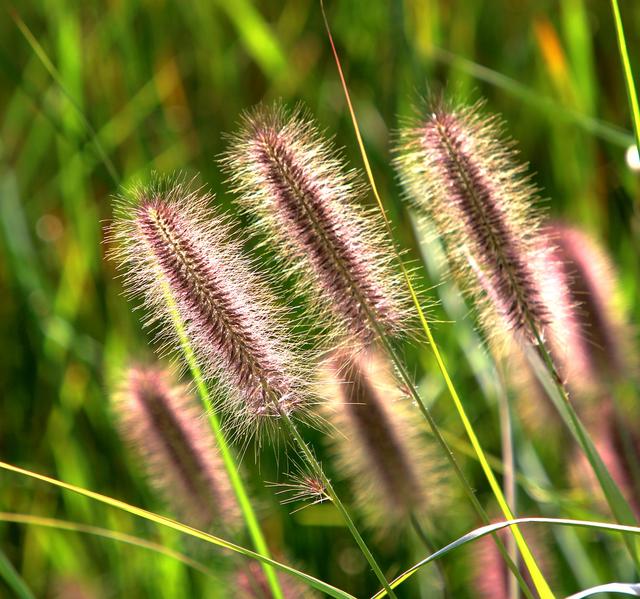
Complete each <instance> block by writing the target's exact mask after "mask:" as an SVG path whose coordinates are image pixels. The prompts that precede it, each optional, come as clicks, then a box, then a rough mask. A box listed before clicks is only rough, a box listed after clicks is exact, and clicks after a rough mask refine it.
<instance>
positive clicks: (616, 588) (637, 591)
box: [567, 582, 640, 599]
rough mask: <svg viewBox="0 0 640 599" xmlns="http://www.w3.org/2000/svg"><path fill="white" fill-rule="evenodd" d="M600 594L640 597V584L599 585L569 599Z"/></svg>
mask: <svg viewBox="0 0 640 599" xmlns="http://www.w3.org/2000/svg"><path fill="white" fill-rule="evenodd" d="M600 593H617V594H618V595H633V596H634V597H640V584H634V583H631V582H628V583H627V582H610V583H608V584H599V585H598V586H596V587H591V588H590V589H585V590H584V591H580V592H579V593H575V594H574V595H570V596H569V597H567V599H582V598H583V597H592V596H593V595H599V594H600Z"/></svg>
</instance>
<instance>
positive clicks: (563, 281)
mask: <svg viewBox="0 0 640 599" xmlns="http://www.w3.org/2000/svg"><path fill="white" fill-rule="evenodd" d="M545 234H546V235H545V238H546V243H548V245H549V246H550V248H551V252H550V257H551V260H549V263H548V265H546V266H545V265H543V266H542V271H541V273H540V277H541V278H543V279H547V286H548V287H550V289H551V292H553V290H554V289H563V290H564V293H565V301H564V302H563V301H562V299H557V300H556V301H555V302H550V301H549V302H547V305H548V306H549V313H550V320H551V323H550V326H549V331H550V332H549V342H550V348H551V351H552V353H553V355H554V358H555V359H556V361H557V363H558V364H559V367H560V370H561V371H562V374H563V376H564V377H565V378H566V380H567V383H568V384H569V386H570V387H572V388H574V389H575V390H576V391H583V392H589V391H593V390H596V389H598V388H601V389H602V388H603V387H605V386H606V385H607V383H610V382H612V381H613V380H614V379H615V378H616V377H620V376H621V375H624V374H625V373H628V369H629V366H630V360H629V357H628V356H629V355H632V354H633V353H634V352H633V351H632V343H631V339H630V334H629V331H628V329H627V327H626V326H625V323H624V312H625V311H624V309H623V308H622V306H621V302H620V298H619V293H618V289H617V286H616V283H615V277H614V274H613V272H614V269H613V266H612V264H611V261H610V259H609V258H608V257H607V256H606V254H605V253H604V251H603V250H602V249H601V248H600V247H599V246H598V245H597V244H596V243H595V242H594V241H593V240H591V239H590V238H589V237H588V236H587V235H586V234H585V233H583V232H582V231H580V230H578V229H576V228H573V227H569V226H567V225H564V224H561V223H553V224H551V225H549V226H548V227H546V229H545Z"/></svg>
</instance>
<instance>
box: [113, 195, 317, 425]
mask: <svg viewBox="0 0 640 599" xmlns="http://www.w3.org/2000/svg"><path fill="white" fill-rule="evenodd" d="M130 195H131V196H132V201H124V202H123V203H122V205H121V206H120V214H119V215H118V218H117V219H116V222H115V224H114V226H113V228H112V232H113V239H114V241H115V242H116V243H117V250H116V253H115V256H116V258H118V259H119V260H120V265H121V268H122V270H123V271H124V273H125V283H126V286H127V288H128V290H129V292H130V293H131V295H133V296H136V297H141V298H142V300H143V302H144V303H145V305H146V307H147V308H148V314H149V316H148V319H149V320H148V324H156V323H157V324H159V325H160V326H159V329H160V334H161V336H162V337H163V338H164V340H165V341H166V342H168V344H169V345H170V346H175V341H176V338H175V327H174V323H173V322H172V313H171V311H172V309H175V310H176V311H177V313H178V314H179V316H180V319H181V321H182V323H183V324H184V327H185V331H186V334H187V337H188V338H189V341H190V343H191V345H192V347H193V349H194V351H195V352H196V356H197V358H198V361H199V364H200V367H201V368H202V369H203V371H204V374H205V376H206V377H208V378H210V379H212V380H215V381H216V382H217V383H219V384H222V385H223V386H224V391H225V393H223V394H221V395H223V396H224V401H223V402H221V403H220V409H221V410H223V411H224V413H225V414H227V415H229V416H231V417H232V418H231V422H233V425H234V426H236V427H238V428H239V429H241V430H246V431H251V430H256V429H257V425H258V424H261V423H268V422H269V421H270V420H273V417H274V416H277V415H279V414H283V413H284V414H291V413H293V412H294V411H295V410H297V409H298V408H301V407H302V406H301V404H302V402H303V399H302V398H303V397H304V395H303V389H304V383H303V382H302V380H301V377H299V376H298V374H297V371H296V364H298V361H297V360H296V359H295V358H296V352H295V349H294V348H292V347H291V346H290V345H289V343H287V342H285V335H286V331H285V328H284V326H283V324H282V322H283V320H282V318H281V317H280V315H281V312H280V310H279V309H278V307H277V306H276V304H275V302H274V301H273V300H272V298H271V297H270V295H269V293H268V291H267V288H266V286H265V285H264V284H263V283H262V282H261V281H259V280H258V278H257V275H256V273H255V272H254V269H253V268H252V265H251V264H250V263H249V262H248V261H247V260H246V259H245V258H244V257H243V255H242V251H241V248H240V247H239V245H238V243H236V242H232V241H231V231H230V228H229V226H228V225H227V223H226V221H225V220H224V219H223V218H221V217H220V216H217V215H215V214H213V213H212V211H211V209H210V207H209V203H210V201H211V200H212V198H211V196H209V195H207V194H203V193H200V192H199V191H190V190H189V189H187V188H185V186H183V185H181V184H177V183H175V182H169V183H164V184H163V183H160V184H156V185H155V186H151V187H138V188H135V189H133V190H132V192H131V194H130ZM167 292H168V293H169V295H170V296H171V298H172V301H173V302H174V304H175V307H174V308H172V306H171V305H170V303H168V302H167Z"/></svg>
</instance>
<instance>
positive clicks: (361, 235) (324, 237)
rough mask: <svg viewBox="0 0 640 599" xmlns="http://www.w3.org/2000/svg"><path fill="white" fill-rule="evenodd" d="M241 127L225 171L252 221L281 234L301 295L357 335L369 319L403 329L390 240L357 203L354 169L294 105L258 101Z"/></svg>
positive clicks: (368, 331) (365, 331)
mask: <svg viewBox="0 0 640 599" xmlns="http://www.w3.org/2000/svg"><path fill="white" fill-rule="evenodd" d="M243 125H244V127H243V130H242V131H241V133H240V134H239V135H238V136H237V137H236V138H235V139H234V141H233V144H232V147H231V150H230V151H229V152H228V154H227V155H226V157H225V159H224V167H225V170H226V171H227V172H228V174H229V179H230V183H231V185H232V186H233V188H234V189H235V191H236V192H237V193H238V194H239V202H240V204H241V206H242V207H243V208H244V209H245V210H246V211H247V212H248V213H249V214H250V215H251V216H252V217H254V218H256V219H257V221H258V222H257V225H258V229H259V230H260V231H264V230H267V231H269V232H270V233H271V234H272V235H273V237H274V238H275V239H276V240H277V241H278V242H279V245H280V248H281V250H282V256H283V257H286V262H287V264H288V266H289V268H290V269H292V270H295V271H296V274H297V275H300V279H299V280H300V281H301V288H302V290H303V291H304V293H311V294H312V297H313V298H314V299H315V300H316V301H317V304H318V305H319V306H321V307H322V308H324V309H326V310H328V311H329V312H331V313H332V314H333V316H334V318H335V319H336V320H337V322H339V323H340V324H341V325H342V326H343V327H344V329H346V331H347V332H348V333H350V334H352V335H356V336H357V337H358V338H360V339H362V340H365V341H366V340H370V339H371V338H372V337H374V336H375V332H374V329H373V328H372V325H371V321H372V319H375V320H376V322H377V323H378V324H379V326H380V327H381V328H383V329H386V331H387V332H392V333H393V332H399V331H401V330H402V329H403V328H404V326H405V324H406V322H405V319H406V302H405V301H404V300H403V299H401V298H402V292H401V289H402V285H401V284H400V281H399V279H398V277H397V274H396V273H395V272H394V269H393V268H392V265H391V263H390V256H392V252H391V245H390V243H389V240H388V239H386V237H385V234H384V231H383V229H381V228H380V217H379V215H377V216H376V215H374V214H372V213H371V212H370V211H368V210H366V209H364V208H363V207H362V206H361V204H360V200H361V196H362V185H361V184H360V183H359V182H358V178H357V176H356V174H355V172H353V171H348V170H347V168H346V165H345V164H344V161H343V160H342V159H341V157H340V155H339V153H338V152H337V151H336V149H335V148H334V147H333V144H332V143H330V141H328V140H326V139H324V138H323V136H322V135H321V133H320V132H319V131H318V130H317V128H316V127H315V125H314V124H313V122H312V121H311V120H310V119H309V118H308V117H307V116H306V115H305V114H304V113H303V112H302V111H300V110H298V111H295V112H294V113H293V114H291V115H289V114H288V113H287V112H286V111H285V110H284V109H283V108H280V107H277V106H276V107H273V108H270V109H259V110H257V111H255V112H253V113H251V114H249V115H247V116H246V117H245V119H244V123H243ZM292 259H293V262H292ZM307 273H308V274H309V275H310V279H309V277H308V276H306V275H307ZM310 282H313V285H310V284H309V283H310Z"/></svg>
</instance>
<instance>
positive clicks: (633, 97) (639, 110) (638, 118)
mask: <svg viewBox="0 0 640 599" xmlns="http://www.w3.org/2000/svg"><path fill="white" fill-rule="evenodd" d="M611 10H612V12H613V20H614V22H615V24H616V36H617V38H618V51H619V52H620V61H621V62H622V68H623V70H624V82H625V86H626V88H627V98H628V100H629V110H630V111H631V120H632V122H633V130H634V132H635V134H636V148H638V151H640V106H639V105H638V93H637V92H636V85H635V82H634V80H633V71H632V70H631V61H630V60H629V51H628V50H627V40H626V38H625V35H624V29H623V27H622V18H621V17H620V7H619V6H618V0H611Z"/></svg>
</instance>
